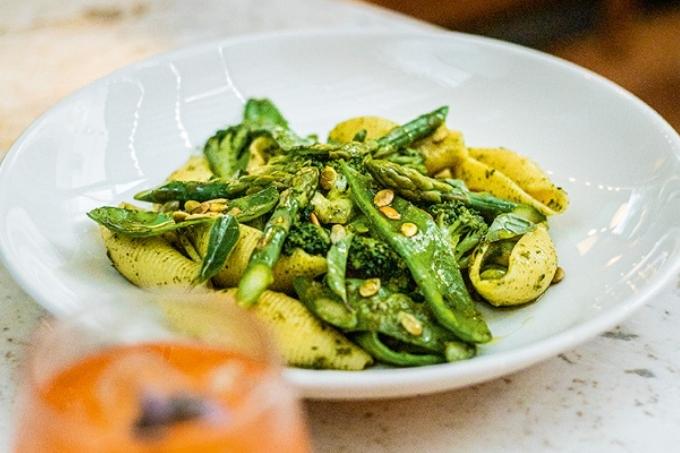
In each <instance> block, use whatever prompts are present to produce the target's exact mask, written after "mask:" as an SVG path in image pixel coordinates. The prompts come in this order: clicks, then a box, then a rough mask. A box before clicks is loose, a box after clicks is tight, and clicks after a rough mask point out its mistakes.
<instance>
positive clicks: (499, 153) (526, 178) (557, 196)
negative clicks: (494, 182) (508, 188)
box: [469, 148, 569, 212]
mask: <svg viewBox="0 0 680 453" xmlns="http://www.w3.org/2000/svg"><path fill="white" fill-rule="evenodd" d="M469 151H470V156H471V157H473V158H474V159H476V160H478V161H479V162H482V163H484V164H486V165H488V166H489V167H491V168H493V169H495V170H496V171H500V172H501V173H503V174H504V175H505V176H507V177H508V178H510V179H511V180H513V181H514V182H515V183H517V185H518V186H519V187H521V188H522V190H524V192H526V193H527V194H529V195H530V196H531V197H532V198H534V199H536V200H537V201H539V202H540V203H542V204H544V205H545V206H547V207H548V208H550V209H552V210H553V211H555V212H563V211H565V210H566V209H567V206H569V198H568V196H567V193H566V192H565V191H564V190H562V189H561V188H559V187H557V186H555V184H553V183H552V181H550V178H548V176H547V175H546V174H545V173H544V172H543V170H541V168H540V167H539V166H538V165H536V163H534V162H533V161H531V160H530V159H529V158H528V157H526V156H522V155H521V154H518V153H516V152H514V151H511V150H509V149H506V148H470V150H469Z"/></svg>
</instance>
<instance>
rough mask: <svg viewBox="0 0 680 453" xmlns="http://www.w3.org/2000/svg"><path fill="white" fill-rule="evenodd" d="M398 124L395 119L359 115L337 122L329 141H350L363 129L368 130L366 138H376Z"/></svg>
mask: <svg viewBox="0 0 680 453" xmlns="http://www.w3.org/2000/svg"><path fill="white" fill-rule="evenodd" d="M397 126H399V125H398V124H397V123H395V122H394V121H390V120H388V119H385V118H381V117H379V116H357V117H355V118H350V119H348V120H345V121H343V122H341V123H338V124H336V126H335V127H334V128H333V130H332V131H330V133H329V134H328V141H334V142H338V143H349V142H351V141H352V139H353V138H354V136H355V135H356V134H357V132H359V131H360V130H362V129H365V130H366V140H375V139H378V138H380V137H382V136H383V135H386V134H387V133H388V132H389V131H391V130H392V129H394V128H395V127H397Z"/></svg>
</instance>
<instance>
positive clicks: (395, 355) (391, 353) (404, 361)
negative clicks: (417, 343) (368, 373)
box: [354, 332, 444, 366]
mask: <svg viewBox="0 0 680 453" xmlns="http://www.w3.org/2000/svg"><path fill="white" fill-rule="evenodd" d="M354 341H355V342H356V343H357V344H358V345H359V346H361V347H362V348H364V349H365V350H366V352H368V353H369V354H371V355H372V356H373V357H374V358H375V359H377V360H379V361H380V362H383V363H389V364H390V365H397V366H425V365H434V364H436V363H442V362H443V361H444V357H442V356H440V355H435V354H413V353H410V352H403V351H395V350H393V349H391V348H389V347H388V346H387V345H386V344H385V343H383V342H382V341H380V338H379V337H378V334H377V333H375V332H361V333H359V334H357V335H355V336H354Z"/></svg>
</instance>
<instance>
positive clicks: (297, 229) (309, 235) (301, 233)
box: [283, 222, 331, 255]
mask: <svg viewBox="0 0 680 453" xmlns="http://www.w3.org/2000/svg"><path fill="white" fill-rule="evenodd" d="M330 246H331V238H330V237H329V236H328V232H326V230H324V229H323V228H322V227H320V226H318V225H314V224H313V223H308V222H305V223H296V224H294V225H293V226H292V227H291V229H290V231H289V232H288V237H286V242H284V243H283V253H284V254H286V255H291V254H292V253H293V250H295V249H296V248H300V249H302V250H304V251H305V252H307V253H309V254H310V255H325V254H326V252H328V249H329V248H330Z"/></svg>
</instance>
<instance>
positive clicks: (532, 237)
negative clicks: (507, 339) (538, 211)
mask: <svg viewBox="0 0 680 453" xmlns="http://www.w3.org/2000/svg"><path fill="white" fill-rule="evenodd" d="M488 249H489V244H484V245H482V247H480V249H479V250H477V252H476V253H475V256H474V259H473V262H472V264H471V266H470V270H469V272H470V280H471V281H472V284H473V286H474V287H475V290H477V292H478V293H479V294H480V295H481V296H482V297H483V298H484V299H486V300H487V301H489V303H491V304H492V305H495V306H503V305H519V304H524V303H527V302H531V301H532V300H535V299H536V298H537V297H538V296H540V295H541V294H543V293H544V292H545V290H546V289H548V287H549V286H550V282H551V281H552V279H553V276H554V275H555V271H556V270H557V252H556V251H555V246H554V245H553V243H552V240H551V239H550V235H549V234H548V230H547V229H546V227H545V226H544V225H543V224H540V225H538V226H537V228H536V229H535V230H534V231H531V232H529V233H527V234H525V235H524V236H522V237H521V238H520V240H519V241H517V244H515V246H514V248H513V249H512V252H511V253H510V258H509V263H508V270H507V272H506V273H505V275H504V276H503V277H501V278H497V279H486V280H483V279H482V278H481V276H480V273H481V268H482V264H483V261H484V256H485V254H486V252H487V251H488Z"/></svg>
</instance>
